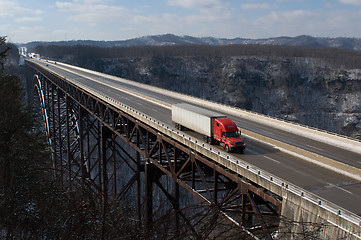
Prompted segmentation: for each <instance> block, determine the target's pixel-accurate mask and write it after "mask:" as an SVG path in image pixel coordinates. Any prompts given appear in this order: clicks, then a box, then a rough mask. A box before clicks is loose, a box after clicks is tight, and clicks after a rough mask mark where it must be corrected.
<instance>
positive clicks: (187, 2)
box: [168, 0, 224, 9]
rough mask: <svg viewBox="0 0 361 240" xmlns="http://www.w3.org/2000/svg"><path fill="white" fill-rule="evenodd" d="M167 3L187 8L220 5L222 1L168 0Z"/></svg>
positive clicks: (222, 3)
mask: <svg viewBox="0 0 361 240" xmlns="http://www.w3.org/2000/svg"><path fill="white" fill-rule="evenodd" d="M168 4H169V5H171V6H179V7H184V8H189V9H203V8H213V7H215V6H222V5H224V2H222V1H220V0H168Z"/></svg>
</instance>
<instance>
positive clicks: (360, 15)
mask: <svg viewBox="0 0 361 240" xmlns="http://www.w3.org/2000/svg"><path fill="white" fill-rule="evenodd" d="M360 22H361V12H360V11H358V12H348V11H341V10H335V11H307V10H294V11H284V12H283V11H278V12H277V11H272V12H270V13H269V14H267V15H264V16H261V17H259V18H257V19H256V20H255V21H250V20H249V21H247V23H246V25H245V26H246V29H245V32H248V33H250V34H252V32H253V37H255V38H257V37H262V36H269V37H277V36H297V35H302V34H306V35H311V36H316V37H340V36H347V37H349V36H352V35H353V34H354V33H353V31H354V30H352V29H358V28H359V26H358V25H359V23H360Z"/></svg>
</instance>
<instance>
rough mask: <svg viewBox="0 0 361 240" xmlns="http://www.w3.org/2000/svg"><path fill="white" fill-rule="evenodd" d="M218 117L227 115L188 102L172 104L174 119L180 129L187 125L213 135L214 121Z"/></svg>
mask: <svg viewBox="0 0 361 240" xmlns="http://www.w3.org/2000/svg"><path fill="white" fill-rule="evenodd" d="M216 118H226V116H225V115H224V114H221V113H217V112H213V111H210V110H207V109H203V108H200V107H197V106H194V105H190V104H187V103H178V104H173V105H172V121H173V122H174V123H175V124H176V127H177V128H178V129H181V127H186V128H188V129H191V130H193V131H195V132H198V133H201V134H203V135H205V136H207V137H213V128H214V124H213V123H214V119H216Z"/></svg>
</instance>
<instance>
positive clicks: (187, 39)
mask: <svg viewBox="0 0 361 240" xmlns="http://www.w3.org/2000/svg"><path fill="white" fill-rule="evenodd" d="M232 44H245V45H248V44H257V45H282V46H311V47H312V46H313V47H314V46H322V47H334V48H341V49H348V50H361V39H357V38H341V37H340V38H317V37H312V36H306V35H302V36H297V37H277V38H265V39H246V38H234V39H225V38H214V37H202V38H197V37H191V36H176V35H173V34H164V35H154V36H144V37H140V38H134V39H128V40H123V41H91V40H77V41H75V40H74V41H59V42H30V43H27V44H19V45H21V46H25V47H27V48H29V49H33V48H35V47H37V46H48V45H56V46H76V45H83V46H93V47H134V46H173V45H211V46H222V45H232Z"/></svg>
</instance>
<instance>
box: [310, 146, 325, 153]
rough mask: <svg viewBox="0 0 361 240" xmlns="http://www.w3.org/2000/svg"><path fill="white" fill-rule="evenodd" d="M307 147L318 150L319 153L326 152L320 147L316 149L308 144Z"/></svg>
mask: <svg viewBox="0 0 361 240" xmlns="http://www.w3.org/2000/svg"><path fill="white" fill-rule="evenodd" d="M306 146H307V147H310V148H313V149H317V150H318V151H321V152H323V151H324V150H323V149H321V148H318V147H314V146H312V145H308V144H306Z"/></svg>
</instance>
